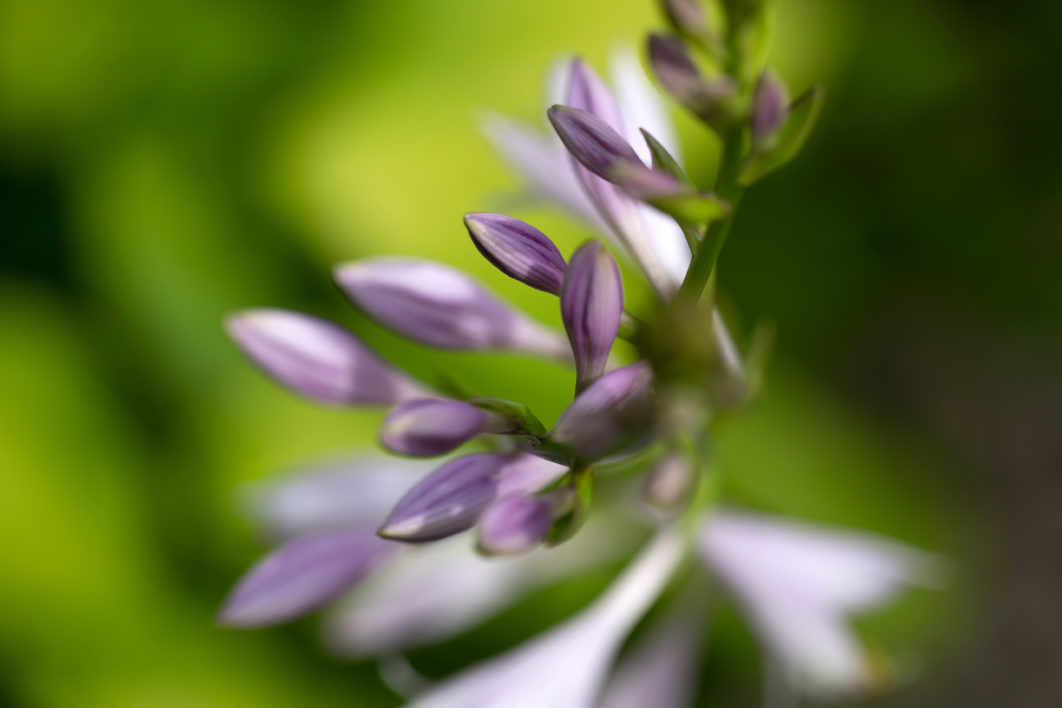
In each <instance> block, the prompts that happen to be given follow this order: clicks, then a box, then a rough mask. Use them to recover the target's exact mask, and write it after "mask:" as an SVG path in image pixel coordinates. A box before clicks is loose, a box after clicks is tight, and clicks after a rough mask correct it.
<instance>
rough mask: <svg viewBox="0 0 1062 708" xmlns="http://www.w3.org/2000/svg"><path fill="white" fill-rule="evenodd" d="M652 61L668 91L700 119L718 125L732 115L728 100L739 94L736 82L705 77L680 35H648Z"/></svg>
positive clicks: (651, 64) (658, 78)
mask: <svg viewBox="0 0 1062 708" xmlns="http://www.w3.org/2000/svg"><path fill="white" fill-rule="evenodd" d="M649 64H650V66H652V68H653V73H654V74H656V78H657V80H659V81H660V83H661V84H663V86H664V88H665V89H667V91H668V93H670V94H671V95H672V96H674V97H675V99H676V100H678V101H679V103H681V104H682V105H684V106H686V108H688V109H689V110H690V111H691V112H693V113H694V114H695V115H696V116H697V117H698V118H700V119H701V120H703V121H705V122H706V123H708V124H709V125H712V126H717V125H719V124H720V123H725V122H727V121H728V120H730V119H731V118H732V117H733V116H731V115H730V113H731V111H730V110H729V109H728V103H729V101H730V99H732V98H733V97H734V96H735V95H736V93H737V89H736V87H735V86H734V82H733V81H732V80H731V79H730V78H729V77H725V76H722V77H719V78H716V79H712V80H709V79H706V78H705V77H704V76H703V75H702V74H701V72H700V69H698V68H697V65H696V64H694V63H693V59H691V58H690V55H689V53H688V52H687V51H686V45H684V44H683V43H682V40H680V39H679V38H678V37H674V36H670V35H661V34H651V35H649Z"/></svg>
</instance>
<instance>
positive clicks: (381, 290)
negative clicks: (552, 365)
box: [335, 258, 567, 358]
mask: <svg viewBox="0 0 1062 708" xmlns="http://www.w3.org/2000/svg"><path fill="white" fill-rule="evenodd" d="M335 278H336V282H338V283H339V286H340V287H341V288H342V289H343V291H344V292H345V293H346V294H347V296H348V297H349V298H350V299H351V301H352V302H353V303H354V304H355V305H357V306H358V307H359V308H361V309H362V310H363V311H364V312H365V313H366V314H368V315H369V316H370V317H372V318H373V319H375V320H377V321H378V322H379V323H380V324H382V325H384V326H386V327H388V328H390V329H392V330H394V331H395V332H398V333H399V334H401V335H403V336H405V337H408V338H410V339H413V340H415V341H418V342H421V343H423V344H427V345H430V346H434V347H439V348H440V349H464V350H491V349H504V350H522V351H528V352H532V353H535V354H542V355H545V356H549V357H554V358H567V352H564V351H563V350H562V344H561V342H562V341H563V340H561V339H560V337H558V336H557V334H556V333H555V332H552V331H550V330H548V329H546V328H545V327H543V326H541V325H539V324H538V323H536V322H534V321H532V320H531V319H529V318H528V317H526V316H525V315H523V314H521V313H519V312H517V311H516V310H513V309H512V308H511V307H509V306H507V305H504V304H502V303H501V301H499V300H498V299H497V298H496V297H494V296H493V295H491V294H490V293H489V292H487V291H486V290H485V289H484V288H483V287H482V286H480V285H479V284H478V283H477V282H476V281H474V280H473V279H472V278H470V277H468V276H467V275H465V274H464V273H462V272H460V271H458V270H456V269H454V268H450V267H449V266H444V265H442V264H440V263H434V262H432V261H422V260H414V259H407V258H374V259H369V260H364V261H358V262H356V263H348V264H346V265H341V266H339V267H338V268H336V271H335Z"/></svg>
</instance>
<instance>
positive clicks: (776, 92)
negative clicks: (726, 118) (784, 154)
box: [749, 72, 789, 146]
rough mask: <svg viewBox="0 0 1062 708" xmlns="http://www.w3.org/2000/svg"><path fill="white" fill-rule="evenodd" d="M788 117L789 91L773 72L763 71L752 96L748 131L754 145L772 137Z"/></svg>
mask: <svg viewBox="0 0 1062 708" xmlns="http://www.w3.org/2000/svg"><path fill="white" fill-rule="evenodd" d="M788 117H789V91H788V90H787V89H786V86H785V83H783V82H782V80H781V79H779V78H778V77H777V76H775V75H774V74H771V73H769V72H764V73H763V74H762V75H761V76H760V80H759V82H758V83H757V84H756V93H755V95H754V96H753V98H752V118H751V120H750V123H749V132H750V134H751V135H752V142H753V145H754V146H762V145H763V144H764V143H766V142H767V141H769V140H770V139H771V138H773V137H774V136H775V135H776V134H777V133H778V131H779V130H780V129H781V128H782V126H783V125H785V121H786V118H788Z"/></svg>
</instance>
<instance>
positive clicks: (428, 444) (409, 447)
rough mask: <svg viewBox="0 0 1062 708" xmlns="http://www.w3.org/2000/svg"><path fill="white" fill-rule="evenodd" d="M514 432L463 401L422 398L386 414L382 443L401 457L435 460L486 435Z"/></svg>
mask: <svg viewBox="0 0 1062 708" xmlns="http://www.w3.org/2000/svg"><path fill="white" fill-rule="evenodd" d="M513 432H516V427H515V426H514V425H513V423H512V422H511V421H509V420H506V419H505V418H503V417H502V416H500V415H497V414H496V413H490V412H488V411H485V410H483V409H481V408H477V407H476V406H473V405H470V404H468V403H465V402H463V401H454V400H448V399H444V398H421V399H418V400H415V401H409V402H408V403H404V404H402V405H401V406H399V407H397V408H395V409H394V410H392V411H391V412H390V413H388V414H387V417H386V418H384V422H383V425H382V426H381V428H380V444H382V445H383V446H384V447H385V448H387V449H388V450H390V451H391V452H393V453H396V454H398V455H409V456H410V457H434V456H436V455H444V454H446V453H448V452H450V451H451V450H455V449H457V448H458V447H460V446H461V445H463V444H464V443H466V442H468V441H469V440H471V439H472V438H474V437H476V436H477V435H480V434H483V433H513Z"/></svg>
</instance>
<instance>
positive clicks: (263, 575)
mask: <svg viewBox="0 0 1062 708" xmlns="http://www.w3.org/2000/svg"><path fill="white" fill-rule="evenodd" d="M397 550H398V545H397V544H394V543H390V542H388V541H385V540H383V539H381V538H378V537H376V536H375V535H374V534H373V533H372V532H371V531H370V530H367V529H342V530H337V531H324V532H321V533H316V534H312V535H307V536H301V537H298V538H295V539H293V540H291V541H288V542H287V543H286V544H284V545H283V546H281V547H280V548H278V549H277V550H275V551H273V552H272V553H270V554H269V555H267V556H266V557H265V558H263V559H262V560H261V561H259V562H258V564H256V565H255V566H254V567H252V568H251V570H249V571H248V572H247V574H246V575H244V576H243V578H242V579H241V580H240V582H239V584H238V585H237V586H236V587H235V588H234V589H233V591H232V592H231V593H230V594H229V597H228V598H227V599H226V600H225V604H224V606H223V607H222V608H221V611H220V612H219V613H218V621H219V622H221V623H222V624H226V625H230V626H234V627H262V626H266V625H270V624H277V623H280V622H286V621H288V620H290V619H293V618H295V617H298V616H299V615H302V614H305V613H306V612H309V611H310V610H313V609H316V608H317V607H319V606H321V605H323V604H325V603H327V602H330V601H332V600H334V599H335V598H337V597H339V596H340V595H341V594H343V593H345V592H346V591H347V590H349V589H350V588H351V587H353V586H354V585H355V584H357V583H358V582H359V581H361V580H362V579H364V578H365V577H366V576H368V575H369V573H371V572H372V571H373V570H374V569H375V568H376V567H377V566H378V565H379V564H380V563H381V562H382V561H384V560H385V559H386V558H388V557H389V556H390V555H391V554H393V553H394V552H395V551H397Z"/></svg>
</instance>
